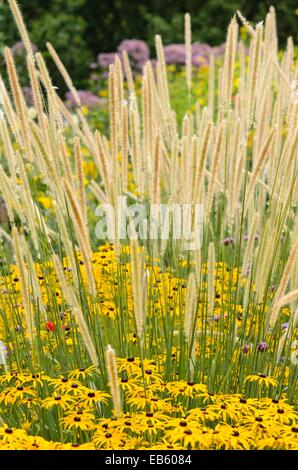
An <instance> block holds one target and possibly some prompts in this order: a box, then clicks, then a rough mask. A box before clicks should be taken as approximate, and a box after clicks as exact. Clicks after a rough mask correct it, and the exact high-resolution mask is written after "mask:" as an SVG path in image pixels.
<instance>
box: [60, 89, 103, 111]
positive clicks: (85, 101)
mask: <svg viewBox="0 0 298 470" xmlns="http://www.w3.org/2000/svg"><path fill="white" fill-rule="evenodd" d="M77 92H78V95H79V98H80V100H81V105H82V106H87V107H88V108H90V109H93V108H97V107H100V106H102V105H103V104H104V102H105V100H103V99H102V98H100V97H99V96H96V95H94V94H93V93H91V91H87V90H77ZM65 98H66V101H67V102H68V104H69V106H71V107H72V108H75V107H76V106H77V103H76V100H75V97H74V96H73V94H72V92H71V91H68V92H67V93H66V94H65Z"/></svg>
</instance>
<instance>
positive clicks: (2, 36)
mask: <svg viewBox="0 0 298 470" xmlns="http://www.w3.org/2000/svg"><path fill="white" fill-rule="evenodd" d="M19 3H20V6H21V8H22V11H23V15H24V19H25V22H26V24H27V27H28V29H29V32H30V35H31V39H32V42H33V43H35V44H36V45H37V46H38V48H39V50H41V51H42V52H44V53H45V56H46V57H47V52H46V46H45V43H46V41H50V42H51V43H52V44H53V45H54V46H55V48H56V50H57V51H58V53H59V55H60V56H61V58H62V60H63V62H64V64H65V65H66V67H67V69H68V70H69V71H70V73H71V76H72V78H73V80H74V83H75V85H76V86H77V87H79V88H80V87H84V86H86V85H87V80H88V76H89V75H90V68H89V64H90V63H91V62H92V61H94V60H96V56H97V55H98V53H99V52H109V51H113V50H115V49H116V48H117V46H118V44H119V43H120V42H121V41H122V40H123V39H130V38H136V39H143V40H145V41H146V42H147V43H148V45H149V46H150V49H151V51H152V52H153V49H154V35H155V34H157V33H158V34H161V35H162V38H163V42H164V44H169V43H176V42H178V43H179V42H180V43H181V42H183V35H184V31H183V30H184V28H183V22H184V19H183V17H184V13H185V12H187V11H188V12H190V13H191V15H192V28H193V41H200V42H206V43H209V44H210V45H212V46H216V45H218V44H220V43H222V42H223V40H224V38H225V34H226V29H227V25H228V23H229V20H230V18H231V16H232V15H233V14H234V12H235V11H236V10H237V9H240V10H241V12H242V13H243V14H244V15H245V16H246V17H247V19H249V20H250V21H254V22H256V21H260V20H262V19H264V18H265V15H266V12H267V11H268V8H269V7H270V5H274V6H275V7H276V10H277V17H278V29H279V35H280V38H281V41H282V42H285V40H286V38H287V37H288V36H290V35H291V36H293V39H294V41H295V40H297V14H295V10H296V9H297V0H282V1H280V0H278V1H277V0H268V1H258V0H250V1H249V2H248V1H247V0H238V1H237V0H228V1H222V0H175V1H173V0H148V1H140V0H108V1H104V0H20V1H19ZM18 40H19V36H18V32H17V29H16V26H15V24H14V21H13V19H12V15H11V13H10V11H9V7H8V4H7V1H6V0H0V51H1V53H2V50H3V47H4V45H8V46H12V45H13V44H14V43H16V42H17V41H18ZM48 63H49V66H50V70H51V73H52V76H53V79H54V81H55V83H56V84H57V85H58V87H61V90H63V91H64V85H63V84H62V81H61V79H60V77H59V73H58V72H57V70H56V68H55V66H54V65H53V64H52V62H51V61H48ZM1 65H2V64H1ZM1 68H2V67H1Z"/></svg>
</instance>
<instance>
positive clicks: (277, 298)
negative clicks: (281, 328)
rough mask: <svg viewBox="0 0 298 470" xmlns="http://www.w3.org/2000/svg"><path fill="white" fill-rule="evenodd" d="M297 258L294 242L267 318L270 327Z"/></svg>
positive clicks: (274, 319)
mask: <svg viewBox="0 0 298 470" xmlns="http://www.w3.org/2000/svg"><path fill="white" fill-rule="evenodd" d="M297 256H298V240H296V241H295V242H294V244H293V247H292V250H291V252H290V254H289V258H288V260H287V263H286V265H285V267H284V270H283V275H282V278H281V280H280V283H279V286H278V288H277V291H276V293H275V297H274V302H273V305H272V310H271V313H270V316H269V324H270V325H271V326H274V325H275V323H276V320H277V318H278V312H279V308H280V304H281V303H282V300H283V298H284V293H285V290H286V288H287V285H288V282H289V279H290V275H291V272H292V267H293V265H294V263H295V261H296V258H297Z"/></svg>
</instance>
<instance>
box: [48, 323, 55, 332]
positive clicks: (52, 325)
mask: <svg viewBox="0 0 298 470" xmlns="http://www.w3.org/2000/svg"><path fill="white" fill-rule="evenodd" d="M46 324H47V330H48V331H54V330H55V329H56V327H55V325H54V323H53V322H51V321H47V323H46Z"/></svg>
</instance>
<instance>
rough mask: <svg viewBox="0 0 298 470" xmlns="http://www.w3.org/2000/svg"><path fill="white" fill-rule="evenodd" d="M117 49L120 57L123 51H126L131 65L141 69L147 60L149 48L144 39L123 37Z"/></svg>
mask: <svg viewBox="0 0 298 470" xmlns="http://www.w3.org/2000/svg"><path fill="white" fill-rule="evenodd" d="M117 51H118V53H119V55H120V56H121V57H122V54H123V52H126V53H127V55H128V57H129V58H130V59H131V60H132V62H133V65H134V66H135V67H136V68H137V69H139V70H142V68H143V67H144V65H145V64H146V62H147V61H148V60H149V48H148V46H147V44H146V43H145V42H144V41H140V40H139V39H124V41H122V42H121V43H120V44H119V46H118V48H117Z"/></svg>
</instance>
